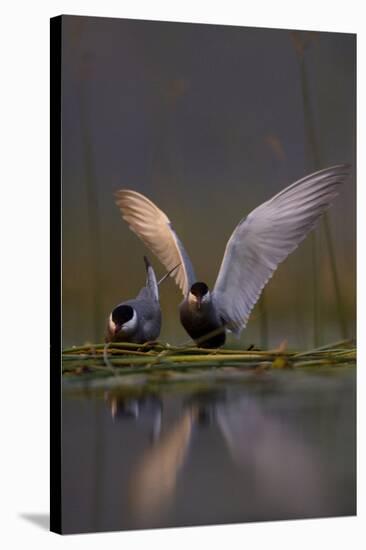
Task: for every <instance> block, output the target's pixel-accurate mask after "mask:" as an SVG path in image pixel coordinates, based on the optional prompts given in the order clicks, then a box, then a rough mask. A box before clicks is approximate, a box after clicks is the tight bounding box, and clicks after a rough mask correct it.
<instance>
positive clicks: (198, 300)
mask: <svg viewBox="0 0 366 550" xmlns="http://www.w3.org/2000/svg"><path fill="white" fill-rule="evenodd" d="M201 303H202V300H201V298H199V297H198V296H197V309H201Z"/></svg>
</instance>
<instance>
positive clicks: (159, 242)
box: [116, 189, 195, 295]
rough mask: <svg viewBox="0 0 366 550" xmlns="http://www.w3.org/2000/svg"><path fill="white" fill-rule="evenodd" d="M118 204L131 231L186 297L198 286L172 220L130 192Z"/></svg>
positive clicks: (118, 197) (124, 192)
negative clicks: (170, 273) (169, 273)
mask: <svg viewBox="0 0 366 550" xmlns="http://www.w3.org/2000/svg"><path fill="white" fill-rule="evenodd" d="M116 204H117V206H118V207H119V209H120V210H121V213H122V217H123V219H124V220H126V222H127V223H128V225H129V227H130V229H132V231H133V232H134V233H136V235H137V236H138V237H139V238H140V239H141V240H142V241H143V242H144V243H145V244H146V246H147V247H148V248H149V249H150V250H151V251H152V252H153V253H154V254H155V255H156V256H157V258H158V259H159V260H160V262H161V263H162V264H163V265H164V266H165V267H166V269H167V270H168V271H170V270H171V269H173V268H174V267H175V266H177V265H178V264H180V265H179V267H177V269H175V270H174V271H173V273H172V277H174V279H175V282H176V283H177V285H178V286H179V288H180V289H181V291H182V292H183V294H184V295H186V294H187V293H188V291H189V289H190V287H191V286H192V284H193V283H194V282H195V275H194V271H193V267H192V264H191V261H190V259H189V257H188V255H187V253H186V251H185V249H184V247H183V245H182V243H181V241H180V240H179V238H178V235H177V234H176V233H175V231H174V229H173V227H172V225H171V223H170V220H169V218H168V217H167V215H166V214H164V212H163V211H162V210H160V209H159V208H158V207H157V206H156V205H155V204H154V203H153V202H152V201H150V200H149V199H148V198H147V197H145V196H144V195H141V193H137V192H136V191H131V190H129V189H121V190H120V191H117V192H116Z"/></svg>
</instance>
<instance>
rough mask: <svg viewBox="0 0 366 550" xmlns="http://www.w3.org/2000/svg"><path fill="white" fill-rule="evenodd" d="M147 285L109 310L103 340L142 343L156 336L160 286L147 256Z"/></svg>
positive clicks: (159, 326)
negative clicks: (132, 296)
mask: <svg viewBox="0 0 366 550" xmlns="http://www.w3.org/2000/svg"><path fill="white" fill-rule="evenodd" d="M144 260H145V267H146V286H144V287H143V288H142V289H141V290H140V292H139V293H138V295H137V296H136V298H133V299H131V300H126V301H124V302H121V303H120V304H118V305H117V306H116V307H115V308H114V309H113V310H112V312H111V314H110V316H109V319H108V322H107V330H106V337H105V340H106V342H133V343H135V344H144V343H145V342H148V341H152V340H156V339H157V338H158V336H159V334H160V329H161V310H160V303H159V289H158V282H157V280H156V276H155V272H154V270H153V268H152V266H151V265H150V263H149V261H148V259H147V258H146V257H144Z"/></svg>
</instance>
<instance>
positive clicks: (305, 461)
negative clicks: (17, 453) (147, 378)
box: [62, 367, 356, 533]
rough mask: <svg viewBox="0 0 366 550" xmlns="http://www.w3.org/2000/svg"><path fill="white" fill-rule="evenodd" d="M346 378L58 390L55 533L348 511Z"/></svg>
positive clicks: (251, 378)
mask: <svg viewBox="0 0 366 550" xmlns="http://www.w3.org/2000/svg"><path fill="white" fill-rule="evenodd" d="M229 374H230V373H229ZM355 379H356V376H355V369H354V368H353V367H345V368H343V367H329V368H324V369H321V370H319V369H307V370H302V371H301V370H296V371H271V372H261V373H257V374H253V373H252V374H245V375H243V376H241V377H240V378H238V377H237V378H235V379H233V381H230V376H228V377H227V379H226V381H223V380H218V381H215V380H214V379H213V380H210V381H208V382H206V381H205V380H204V379H203V380H197V379H192V380H189V379H188V380H187V381H186V382H184V381H183V382H178V383H174V384H172V383H165V382H159V383H152V384H146V383H145V384H143V385H132V386H131V385H128V386H122V387H121V386H119V387H113V386H111V387H110V388H109V389H106V388H99V389H98V388H90V387H88V386H87V385H85V387H80V386H79V387H78V388H76V387H73V386H72V385H65V388H64V397H63V514H62V518H63V519H62V521H63V530H64V532H69V533H72V532H87V531H104V530H120V529H139V528H152V527H171V526H184V525H205V524H215V523H234V522H249V521H263V520H280V519H291V518H309V517H324V516H340V515H353V514H355V513H356V477H355V476H356V472H355V460H356V450H355V439H356V422H355Z"/></svg>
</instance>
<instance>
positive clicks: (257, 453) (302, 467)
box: [106, 389, 329, 526]
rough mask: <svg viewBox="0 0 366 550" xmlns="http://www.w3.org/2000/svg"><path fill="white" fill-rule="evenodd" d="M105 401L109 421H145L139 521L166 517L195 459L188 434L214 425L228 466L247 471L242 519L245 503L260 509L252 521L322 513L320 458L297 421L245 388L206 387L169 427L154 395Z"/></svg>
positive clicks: (136, 508)
mask: <svg viewBox="0 0 366 550" xmlns="http://www.w3.org/2000/svg"><path fill="white" fill-rule="evenodd" d="M106 400H107V403H108V406H109V407H110V411H111V414H112V417H113V419H114V421H118V420H121V419H123V420H124V421H126V420H128V421H134V422H136V424H137V425H140V424H146V423H148V425H149V431H150V434H151V437H150V441H149V444H148V446H147V448H145V451H144V453H143V454H142V456H139V457H138V459H137V461H136V464H135V465H134V468H133V472H132V473H131V476H130V486H129V502H130V507H131V513H133V515H134V516H135V517H136V519H137V521H138V525H139V526H152V525H157V524H159V523H160V521H163V520H164V518H165V517H166V514H168V513H169V507H170V506H171V505H172V503H173V502H174V496H175V493H176V485H177V481H178V479H179V475H180V473H181V471H182V468H183V466H184V465H185V466H186V467H189V463H190V460H191V459H192V457H193V454H194V448H195V446H194V444H192V440H193V439H194V438H193V435H194V434H195V437H199V435H198V434H199V433H200V432H201V430H208V429H212V428H217V429H218V431H219V432H220V433H221V436H222V438H223V442H224V445H225V447H226V449H227V451H228V453H227V457H228V459H229V460H230V461H231V463H232V465H235V469H239V471H242V472H243V474H244V475H243V476H242V477H241V478H240V480H241V481H240V483H242V486H241V490H242V493H243V499H242V506H243V519H245V515H246V514H247V511H248V507H249V508H250V507H251V509H252V510H258V518H257V519H263V515H267V518H266V519H279V518H281V517H287V518H289V519H290V518H294V517H314V516H317V515H318V516H319V515H324V510H326V509H327V499H328V498H329V494H327V490H326V489H327V487H326V484H324V483H322V467H323V465H322V461H321V457H320V456H319V455H318V454H317V451H316V449H314V446H313V445H309V444H308V443H307V442H306V439H305V438H304V434H303V433H302V432H301V431H299V432H298V431H297V430H296V427H295V426H296V424H293V425H291V422H289V421H288V420H289V419H287V418H286V416H284V415H281V414H278V413H274V412H273V410H270V408H268V407H266V405H265V404H264V403H263V402H261V400H260V399H258V398H256V397H253V396H252V395H250V394H249V393H246V392H245V393H243V392H242V391H241V392H240V393H238V392H236V391H235V389H234V390H230V389H227V390H224V391H220V390H219V391H216V390H212V389H211V390H210V391H207V392H200V393H195V394H192V395H191V396H190V397H189V398H188V399H186V401H185V403H184V404H183V406H182V407H181V413H180V416H179V417H178V418H177V419H176V420H175V422H173V423H172V422H170V423H169V426H165V425H164V415H163V402H162V400H161V399H160V398H159V396H158V395H157V394H152V393H151V394H142V395H140V396H139V397H134V398H131V397H118V396H116V395H113V393H110V394H108V395H107V399H106ZM206 467H207V468H210V457H209V456H208V461H207V464H206ZM328 489H329V488H328ZM328 492H329V491H328ZM259 510H260V512H259ZM253 513H254V512H253ZM251 519H256V517H255V514H254V516H252V517H251Z"/></svg>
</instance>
